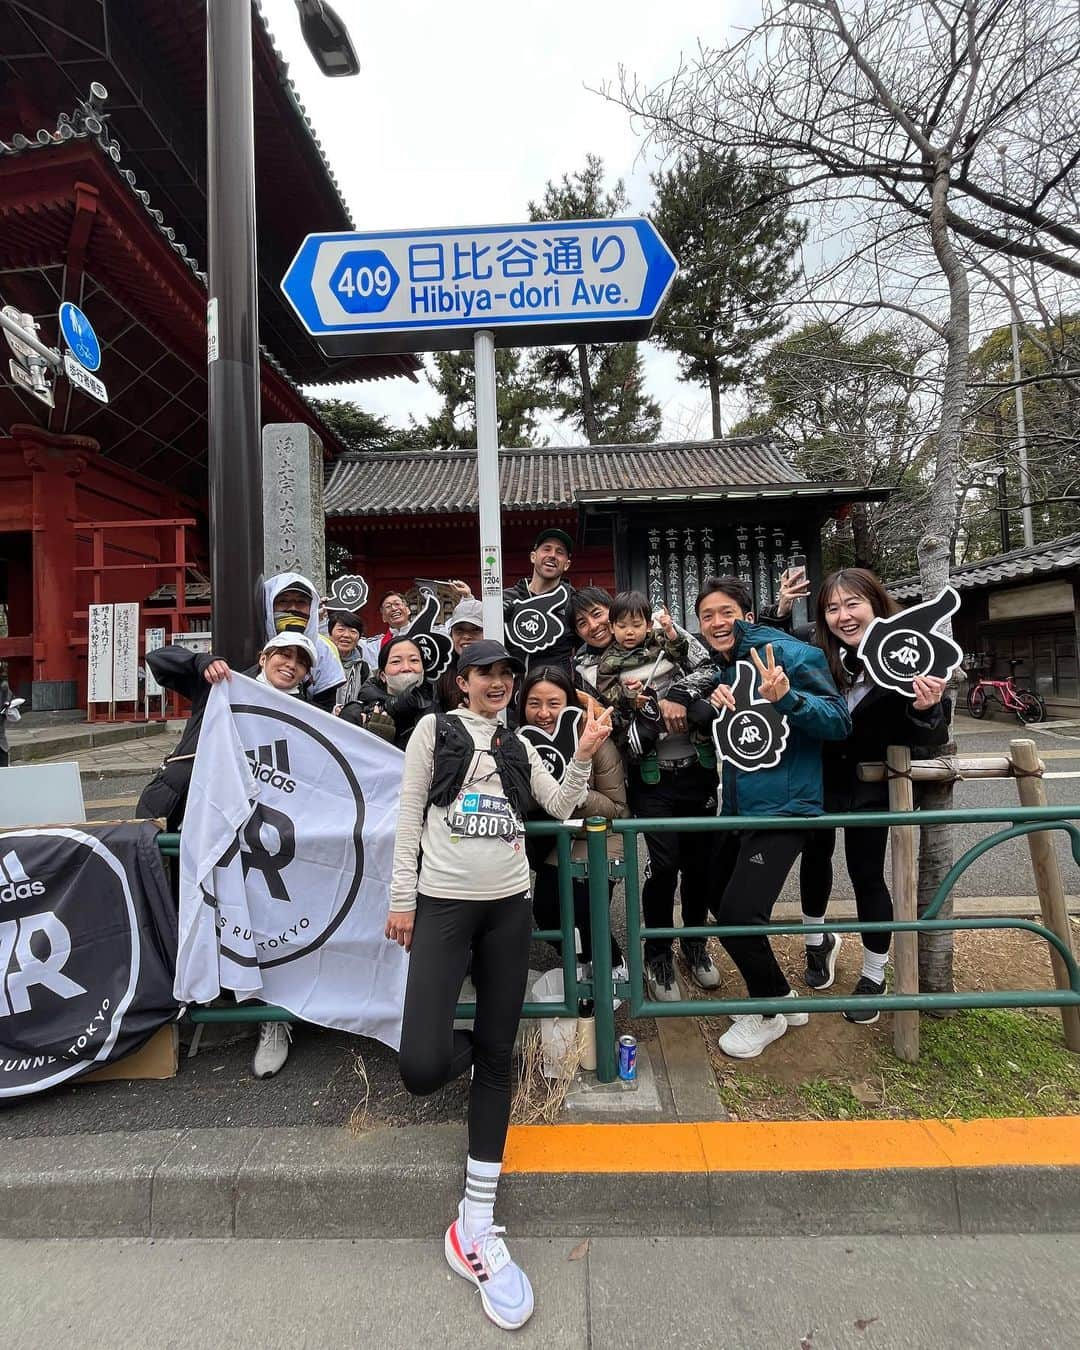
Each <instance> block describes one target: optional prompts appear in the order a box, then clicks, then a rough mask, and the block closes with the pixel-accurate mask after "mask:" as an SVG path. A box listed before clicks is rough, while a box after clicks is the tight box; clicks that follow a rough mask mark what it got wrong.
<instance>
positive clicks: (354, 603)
mask: <svg viewBox="0 0 1080 1350" xmlns="http://www.w3.org/2000/svg"><path fill="white" fill-rule="evenodd" d="M326 598H327V601H328V602H329V605H330V608H331V609H347V610H349V611H350V612H351V613H354V614H355V612H356V611H357V610H358V609H363V608H364V606H365V605H366V604H367V598H368V584H367V582H366V581H365V580H364V578H363V577H356V576H349V577H338V578H337V580H336V581H335V582H334V584H333V585H332V586H331V587H330V594H329V595H328V596H327V597H326Z"/></svg>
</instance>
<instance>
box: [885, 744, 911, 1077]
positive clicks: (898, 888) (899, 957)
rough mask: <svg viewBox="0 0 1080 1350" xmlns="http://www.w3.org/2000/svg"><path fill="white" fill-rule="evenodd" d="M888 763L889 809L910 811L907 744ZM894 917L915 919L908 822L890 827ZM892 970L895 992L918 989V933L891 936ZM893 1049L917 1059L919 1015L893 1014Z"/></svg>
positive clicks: (892, 751)
mask: <svg viewBox="0 0 1080 1350" xmlns="http://www.w3.org/2000/svg"><path fill="white" fill-rule="evenodd" d="M885 763H886V764H887V765H888V766H889V810H890V811H911V810H912V809H913V807H914V796H913V793H912V788H911V751H910V750H909V749H908V748H907V746H906V745H890V746H889V748H888V749H887V750H886V751H885ZM892 882H893V885H892V894H893V917H894V918H896V919H901V920H903V921H904V922H905V923H906V922H910V921H912V920H914V919H917V918H918V912H917V910H918V888H919V876H918V863H917V861H916V857H915V830H914V828H913V827H912V826H911V825H894V826H893V827H892ZM893 972H894V975H895V982H896V992H897V993H898V994H917V993H918V992H919V937H918V934H917V933H913V932H912V933H903V932H901V933H897V934H896V935H895V936H894V937H893ZM893 1049H894V1050H895V1051H896V1054H897V1056H898V1058H900V1059H903V1060H906V1061H907V1062H908V1063H909V1064H915V1063H916V1062H917V1061H918V1058H919V1014H918V1013H917V1012H896V1013H894V1014H893Z"/></svg>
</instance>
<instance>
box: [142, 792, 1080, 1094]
mask: <svg viewBox="0 0 1080 1350" xmlns="http://www.w3.org/2000/svg"><path fill="white" fill-rule="evenodd" d="M1078 816H1080V807H1077V806H1027V807H1025V806H1014V807H989V808H985V809H981V810H980V809H961V810H948V811H913V812H890V811H865V812H855V813H844V814H833V815H822V816H813V817H799V818H798V819H797V820H794V819H793V818H792V817H790V816H752V817H741V816H720V817H716V816H695V817H673V818H667V819H657V820H646V819H633V820H616V821H608V820H605V819H604V818H603V817H593V818H590V819H589V820H588V821H587V822H586V824H585V834H586V852H587V856H586V861H585V863H584V864H582V863H580V862H574V861H573V860H572V858H571V847H572V843H573V838H574V835H575V834H577V833H579V831H580V828H581V826H580V822H578V823H567V822H562V821H530V822H529V823H528V825H527V826H526V832H527V833H528V834H529V835H530V836H540V837H554V839H555V843H556V849H557V858H558V877H559V918H560V927H559V928H558V929H551V930H543V931H538V932H536V933H535V934H534V936H535V937H537V938H541V939H544V940H547V941H552V942H555V941H558V942H561V944H562V971H563V989H564V999H563V1002H562V1003H526V1004H525V1006H524V1007H523V1009H522V1016H524V1017H576V1016H577V1006H578V1001H579V1000H580V999H582V998H591V999H593V1001H594V1004H595V1017H596V1069H597V1077H598V1079H599V1080H600V1081H601V1082H611V1081H612V1080H613V1079H614V1078H615V1077H616V1073H617V1044H616V1036H615V1013H614V1009H613V1007H612V998H611V997H610V996H605V997H600V996H599V992H600V991H602V990H609V991H612V992H613V993H614V994H615V995H617V996H618V997H620V998H622V999H624V1000H626V1001H627V1002H628V1005H629V1012H630V1016H631V1017H716V1016H719V1015H724V1014H726V1015H729V1016H730V1015H735V1014H739V1015H742V1014H745V1013H752V1012H757V1013H766V1014H773V1013H789V1012H819V1013H821V1012H844V1011H846V1010H854V1009H859V1010H866V1009H868V1008H877V1009H880V1010H881V1011H883V1012H902V1011H908V1010H911V1011H921V1012H930V1011H938V1010H944V1009H957V1008H1033V1007H1036V1008H1042V1007H1057V1008H1062V1007H1071V1006H1080V968H1078V967H1077V962H1076V959H1075V958H1074V956H1073V954H1072V952H1071V950H1070V948H1069V946H1068V944H1067V942H1065V941H1063V939H1062V938H1061V937H1059V936H1058V935H1057V934H1056V933H1054V932H1053V931H1052V930H1051V929H1049V928H1047V927H1046V926H1045V925H1044V924H1040V923H1036V922H1034V921H1032V920H1029V919H1014V918H1004V917H1002V918H997V917H989V916H987V917H984V918H972V919H939V918H937V915H938V914H939V913H940V910H941V906H942V904H943V903H944V901H945V899H946V897H947V896H948V895H949V894H950V893H951V891H952V889H953V887H954V886H955V885H956V883H957V881H958V880H959V878H960V877H961V876H962V875H963V874H964V873H965V872H966V871H967V869H968V868H969V867H970V866H971V865H972V863H974V862H975V861H976V859H978V858H980V857H982V855H983V854H984V853H987V852H988V851H989V850H990V849H992V848H995V847H996V846H997V845H999V844H1002V843H1006V842H1007V841H1009V840H1011V839H1016V838H1021V837H1023V836H1024V835H1027V834H1031V833H1035V832H1039V831H1046V830H1063V831H1064V832H1065V833H1066V834H1067V835H1068V837H1069V841H1070V845H1071V850H1072V856H1073V859H1074V861H1075V862H1076V863H1077V864H1078V865H1080V828H1078V827H1077V825H1076V823H1075V821H1076V819H1077V817H1078ZM939 824H943V825H969V824H1006V825H1007V826H1008V828H1006V829H1004V830H998V831H996V832H995V833H992V834H990V835H988V836H987V837H986V838H985V839H981V840H980V841H979V842H978V843H976V844H974V845H973V846H972V847H971V848H969V849H968V850H967V851H966V852H965V853H964V854H963V855H962V856H961V857H960V858H959V859H958V860H957V861H956V862H955V863H954V864H953V866H952V867H951V868H950V870H949V872H948V873H947V875H946V876H945V877H944V878H943V880H942V882H941V885H940V886H939V887H938V888H937V890H936V892H935V893H934V896H933V899H932V900H931V902H930V904H929V906H928V907H927V909H926V911H925V913H924V915H923V917H922V918H921V919H915V920H909V921H903V920H894V921H892V922H890V923H855V922H838V923H820V924H804V923H802V922H798V923H770V924H768V925H764V926H763V925H761V924H740V925H731V924H728V925H722V924H711V925H700V926H698V927H692V928H674V927H671V928H647V927H645V925H644V924H643V922H642V916H641V880H640V868H639V866H638V839H639V836H640V835H642V834H645V833H650V834H651V833H663V832H669V831H674V832H678V833H724V832H730V831H732V830H764V831H768V830H790V829H791V828H792V827H793V825H794V826H795V827H796V828H798V829H800V830H802V829H808V830H815V829H817V830H827V829H845V830H846V829H866V828H873V827H875V826H876V827H886V828H892V827H896V826H904V825H912V826H923V825H939ZM612 832H614V833H615V834H617V835H621V836H622V837H623V841H624V855H625V856H624V859H623V861H622V862H621V863H612V862H611V861H610V860H609V858H608V841H609V839H610V836H611V833H612ZM158 843H159V846H160V848H161V852H162V854H163V855H165V856H167V857H175V856H178V854H179V835H175V834H173V835H169V834H162V835H159V836H158ZM581 876H584V877H585V878H587V880H588V887H589V917H590V926H591V939H592V958H593V960H592V979H591V980H580V981H579V980H578V978H577V959H576V953H575V944H574V904H573V891H572V882H573V879H574V878H575V877H581ZM620 876H621V877H622V878H623V879H624V881H625V893H624V904H625V914H626V931H627V950H626V958H625V959H626V961H627V963H628V968H629V980H628V981H626V982H620V983H618V984H615V983H614V982H613V977H612V967H611V914H610V903H611V901H610V882H611V880H612V879H613V878H618V877H620ZM974 929H1015V930H1019V931H1023V932H1030V933H1034V934H1036V935H1037V936H1038V937H1041V938H1043V939H1044V940H1045V941H1046V942H1047V943H1048V944H1049V946H1050V947H1051V948H1053V949H1054V950H1055V951H1056V952H1057V954H1058V955H1059V956H1060V958H1061V961H1062V963H1063V965H1064V968H1065V971H1066V972H1067V975H1068V980H1069V987H1068V988H1067V989H1058V988H1055V989H1052V990H1045V989H1041V990H997V991H989V992H979V993H976V992H970V993H969V992H954V993H948V994H944V993H910V994H907V993H905V994H881V995H878V996H870V995H859V996H858V997H857V998H856V997H853V996H851V995H847V996H844V995H820V994H814V995H808V996H800V997H798V998H794V999H792V998H783V999H779V998H771V999H751V998H739V999H733V998H700V999H679V1000H677V1001H674V1002H670V1003H666V1002H665V1003H659V1002H652V1001H650V1000H648V999H646V998H645V994H644V955H643V943H644V942H645V940H646V939H648V938H675V937H703V938H708V937H716V938H720V939H723V938H726V937H755V936H760V935H761V934H762V933H763V932H764V933H765V934H766V935H767V936H769V937H775V936H782V935H785V934H795V933H800V934H805V933H860V934H861V933H874V932H887V933H905V932H914V933H931V932H941V931H948V930H951V931H954V932H956V931H964V930H974ZM457 1012H458V1015H459V1016H461V1017H468V1016H471V1015H472V1014H473V1013H474V1012H475V1005H473V1004H459V1005H458V1009H457ZM189 1016H190V1018H191V1020H192V1021H194V1022H233V1021H274V1020H279V1021H288V1020H292V1014H290V1013H288V1012H286V1011H285V1010H284V1009H282V1008H274V1007H265V1006H262V1005H255V1006H250V1005H249V1006H242V1007H220V1008H219V1007H209V1008H194V1009H192V1010H191V1011H190V1013H189Z"/></svg>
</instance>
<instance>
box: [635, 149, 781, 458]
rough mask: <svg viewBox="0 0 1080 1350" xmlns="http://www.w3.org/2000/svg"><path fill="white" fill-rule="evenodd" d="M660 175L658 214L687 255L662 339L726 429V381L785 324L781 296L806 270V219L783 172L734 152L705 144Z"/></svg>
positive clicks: (672, 242)
mask: <svg viewBox="0 0 1080 1350" xmlns="http://www.w3.org/2000/svg"><path fill="white" fill-rule="evenodd" d="M652 182H653V186H654V187H655V188H656V193H657V195H656V203H655V205H654V207H653V212H652V218H653V223H654V224H655V225H656V228H657V229H658V230H659V231H660V234H661V235H662V236H663V238H664V240H665V242H666V243H667V245H668V247H669V248H670V249H671V251H672V252H673V253H674V254H675V256H676V258H677V259H678V260H679V275H678V276H677V277H676V278H675V282H674V284H673V285H672V288H671V292H670V294H669V295H668V299H667V303H666V305H665V306H664V308H663V309H662V310H661V312H660V318H659V320H658V323H657V326H656V329H655V330H654V333H653V341H655V342H658V343H659V344H660V345H661V346H662V347H666V348H667V349H668V350H669V351H673V352H676V353H677V354H678V364H679V377H680V379H683V380H686V381H687V382H688V383H691V384H701V385H705V386H706V387H707V388H708V390H709V401H710V405H711V408H712V434H713V435H714V436H717V437H719V436H721V435H723V428H722V424H721V417H720V397H721V392H722V390H723V389H725V388H730V387H732V386H734V385H738V384H741V383H744V382H745V381H746V378H747V375H748V373H749V370H750V368H751V365H752V362H753V358H754V354H755V351H756V350H757V349H758V348H759V347H760V345H761V343H763V342H766V341H768V340H769V339H771V338H774V337H776V336H777V334H778V333H780V332H781V331H782V329H783V326H784V318H783V313H782V311H781V310H780V309H779V308H778V307H777V305H776V300H777V299H778V298H779V297H780V296H782V295H783V294H784V292H785V291H786V290H787V289H788V287H790V286H791V284H792V283H793V282H794V281H795V279H796V278H797V277H798V275H799V272H800V270H801V267H800V265H799V263H798V261H797V255H798V252H799V249H800V246H801V245H802V242H803V240H804V239H805V237H806V226H805V225H804V224H803V223H802V222H801V221H798V220H796V219H795V218H794V217H793V216H792V214H791V210H790V207H789V206H788V204H787V201H786V199H785V197H784V196H783V195H782V194H783V192H784V189H785V186H786V185H785V184H784V183H783V180H782V179H781V178H780V177H779V175H777V174H774V173H771V172H770V171H768V170H765V169H760V168H747V167H744V166H743V165H741V164H740V163H739V160H738V157H737V156H736V155H735V154H734V153H733V152H730V151H728V152H724V151H721V150H718V149H716V148H714V147H706V146H698V147H697V148H695V149H693V150H691V151H688V152H686V153H685V154H684V155H683V156H682V157H681V158H680V160H679V162H678V163H677V164H676V165H675V167H674V168H673V169H671V170H670V172H668V173H661V174H654V175H653V179H652Z"/></svg>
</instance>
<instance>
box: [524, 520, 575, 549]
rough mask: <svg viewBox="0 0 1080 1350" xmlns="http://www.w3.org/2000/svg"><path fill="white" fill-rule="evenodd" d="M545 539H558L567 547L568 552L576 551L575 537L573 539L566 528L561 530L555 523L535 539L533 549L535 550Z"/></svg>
mask: <svg viewBox="0 0 1080 1350" xmlns="http://www.w3.org/2000/svg"><path fill="white" fill-rule="evenodd" d="M545 539H557V540H558V541H559V543H560V544H562V546H563V548H564V549H566V551H567V553H573V551H574V541H573V539H571V537H570V536H569V535H568V534H567V533H566V531H565V530H560V529H559V528H558V527H557V526H555V525H550V526H549V527H548V528H547V529H546V530H541V531H540V533H539V534H538V535H537V536H536V538H535V539H534V540H533V550H534V551H535V550H536V549H538V548H539V547H540V545H541V544H542V543H543V542H544V540H545Z"/></svg>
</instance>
